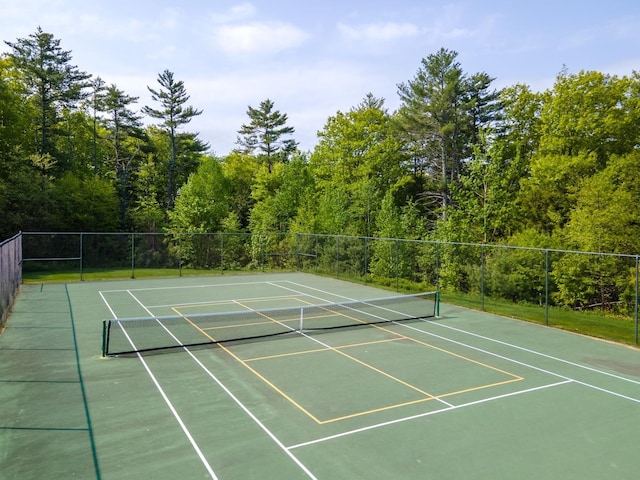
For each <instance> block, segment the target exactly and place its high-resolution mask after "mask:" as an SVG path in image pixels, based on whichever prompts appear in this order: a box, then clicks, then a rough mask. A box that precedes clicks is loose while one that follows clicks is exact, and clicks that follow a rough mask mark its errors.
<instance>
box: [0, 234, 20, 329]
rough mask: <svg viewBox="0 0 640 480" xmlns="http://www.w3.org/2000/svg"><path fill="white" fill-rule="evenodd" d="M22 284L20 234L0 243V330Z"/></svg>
mask: <svg viewBox="0 0 640 480" xmlns="http://www.w3.org/2000/svg"><path fill="white" fill-rule="evenodd" d="M21 284H22V235H21V234H17V235H15V236H13V237H11V238H9V239H8V240H5V241H4V242H2V243H0V331H1V330H2V328H3V327H4V324H5V322H6V320H7V318H8V316H9V313H10V312H11V307H12V306H13V300H14V299H15V297H16V295H17V294H18V290H19V289H20V285H21Z"/></svg>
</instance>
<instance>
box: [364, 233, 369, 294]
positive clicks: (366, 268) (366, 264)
mask: <svg viewBox="0 0 640 480" xmlns="http://www.w3.org/2000/svg"><path fill="white" fill-rule="evenodd" d="M364 283H365V285H366V284H367V283H369V238H368V237H364Z"/></svg>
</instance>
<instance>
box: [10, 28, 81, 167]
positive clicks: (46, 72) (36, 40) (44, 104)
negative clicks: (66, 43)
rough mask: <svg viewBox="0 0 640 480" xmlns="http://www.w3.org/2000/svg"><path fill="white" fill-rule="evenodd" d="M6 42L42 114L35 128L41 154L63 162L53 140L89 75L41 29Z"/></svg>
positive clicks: (50, 35)
mask: <svg viewBox="0 0 640 480" xmlns="http://www.w3.org/2000/svg"><path fill="white" fill-rule="evenodd" d="M5 43H6V44H7V45H8V46H9V47H11V49H12V52H11V53H10V57H11V58H12V59H13V61H14V64H15V65H16V66H17V68H18V69H19V70H20V71H21V72H22V73H23V75H24V78H25V81H26V84H27V88H28V91H29V93H30V96H31V100H32V102H33V103H34V104H35V105H37V108H38V111H39V116H38V120H37V122H36V125H35V127H36V130H37V138H38V139H39V142H38V145H37V150H38V153H39V154H40V155H51V156H52V157H53V158H55V159H59V160H62V157H61V156H60V155H59V154H58V152H56V148H55V141H54V140H55V136H56V135H59V133H58V130H60V129H58V128H57V126H58V124H59V122H60V115H61V112H62V110H63V109H72V108H73V107H75V106H76V104H77V103H78V102H79V101H80V100H82V98H83V97H84V89H85V88H86V87H87V86H88V84H87V80H88V79H89V78H90V75H89V74H87V73H85V72H82V71H80V70H78V67H76V66H74V65H71V63H70V62H71V52H70V51H66V50H62V48H61V47H60V40H57V39H55V38H54V37H53V35H52V34H50V33H45V32H43V31H42V28H40V27H38V29H37V30H36V32H35V33H33V34H31V35H29V37H28V38H21V39H18V40H17V41H16V42H15V43H11V42H5ZM62 131H64V129H62ZM60 163H61V162H60Z"/></svg>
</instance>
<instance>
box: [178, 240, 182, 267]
mask: <svg viewBox="0 0 640 480" xmlns="http://www.w3.org/2000/svg"><path fill="white" fill-rule="evenodd" d="M178 275H179V276H180V277H181V276H182V236H181V235H180V234H179V233H178Z"/></svg>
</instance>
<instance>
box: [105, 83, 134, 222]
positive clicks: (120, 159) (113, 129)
mask: <svg viewBox="0 0 640 480" xmlns="http://www.w3.org/2000/svg"><path fill="white" fill-rule="evenodd" d="M137 101H138V97H130V96H129V95H125V93H124V92H123V91H122V90H119V89H118V88H117V87H116V86H115V85H111V86H110V87H109V88H108V89H107V92H106V96H105V97H104V109H105V111H106V112H107V119H106V126H107V128H108V130H109V139H108V141H109V143H110V145H111V146H112V148H113V162H114V164H115V170H116V178H117V180H118V187H119V191H120V221H121V227H122V229H124V228H125V226H126V219H127V197H128V195H127V189H128V179H129V174H130V170H131V168H132V165H133V162H134V160H135V159H136V157H137V156H139V153H140V152H139V147H138V146H133V145H131V142H130V141H129V140H130V139H135V138H136V137H137V138H140V137H141V136H142V130H141V122H140V116H139V115H138V114H136V113H135V112H133V111H132V110H131V105H133V104H134V103H136V102H137Z"/></svg>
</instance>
